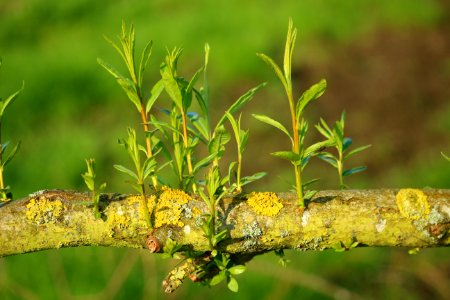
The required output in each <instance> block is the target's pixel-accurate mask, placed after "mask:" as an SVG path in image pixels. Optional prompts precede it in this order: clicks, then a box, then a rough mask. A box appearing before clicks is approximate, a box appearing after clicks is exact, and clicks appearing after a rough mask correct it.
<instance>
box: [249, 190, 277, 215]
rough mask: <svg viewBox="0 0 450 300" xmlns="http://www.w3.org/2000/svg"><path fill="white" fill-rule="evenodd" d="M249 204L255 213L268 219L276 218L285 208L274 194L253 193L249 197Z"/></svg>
mask: <svg viewBox="0 0 450 300" xmlns="http://www.w3.org/2000/svg"><path fill="white" fill-rule="evenodd" d="M247 203H248V205H250V207H251V208H252V209H253V211H254V212H255V213H257V214H258V215H263V216H268V217H273V216H276V215H277V214H278V213H279V212H280V210H281V209H282V208H283V204H281V202H280V199H279V198H278V197H277V195H276V194H275V193H272V192H265V193H256V192H253V193H251V194H250V195H249V197H248V200H247Z"/></svg>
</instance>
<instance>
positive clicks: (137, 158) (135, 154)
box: [114, 128, 157, 229]
mask: <svg viewBox="0 0 450 300" xmlns="http://www.w3.org/2000/svg"><path fill="white" fill-rule="evenodd" d="M119 143H120V144H121V145H122V146H124V147H125V149H126V150H127V152H128V154H129V156H130V158H131V160H132V161H133V164H134V168H135V170H136V172H134V171H132V170H130V169H128V168H126V167H124V166H122V165H114V168H116V169H117V170H118V171H120V172H122V173H125V174H127V175H129V176H130V177H131V178H133V179H134V182H129V183H130V185H131V186H132V187H133V188H134V189H135V190H136V191H137V192H138V193H139V194H140V195H141V206H142V209H143V211H144V215H145V221H146V223H147V226H148V227H149V228H150V229H153V224H152V222H151V219H150V213H149V209H148V206H147V192H146V188H145V180H146V179H147V178H148V177H149V176H151V175H152V174H155V172H156V171H157V163H156V159H155V155H156V154H157V153H153V155H151V156H148V152H147V151H146V149H145V148H144V147H143V146H142V145H139V144H138V142H137V138H136V131H135V130H134V129H132V128H128V138H126V139H120V140H119ZM141 152H142V153H144V155H145V158H144V160H142V158H141ZM150 211H152V208H151V209H150Z"/></svg>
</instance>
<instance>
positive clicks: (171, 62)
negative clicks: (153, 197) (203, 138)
mask: <svg viewBox="0 0 450 300" xmlns="http://www.w3.org/2000/svg"><path fill="white" fill-rule="evenodd" d="M182 52H183V50H182V49H180V48H174V49H173V50H172V51H168V53H167V56H166V59H165V62H164V63H163V64H162V65H161V69H160V70H161V77H162V82H163V86H164V88H165V90H166V92H167V94H168V95H169V97H170V98H171V100H172V101H173V105H172V110H171V113H170V114H171V125H172V129H173V134H172V139H173V141H172V144H173V145H174V150H175V152H174V156H175V163H176V168H177V169H176V170H177V174H178V179H179V182H180V183H184V182H187V183H188V184H187V186H183V184H181V185H182V187H183V188H185V189H188V188H189V186H190V187H192V191H193V192H194V193H196V192H197V185H196V183H195V180H194V176H195V174H194V166H193V162H192V152H193V150H194V149H195V147H196V145H197V142H198V140H197V139H195V138H191V137H190V135H189V129H188V112H189V108H190V107H191V104H192V100H193V95H194V85H195V83H196V82H197V80H198V78H199V76H200V73H201V72H202V70H203V68H200V69H199V70H198V71H197V72H196V73H195V74H194V76H193V77H192V79H191V80H190V81H186V80H184V79H182V78H180V77H178V75H177V66H178V60H179V58H180V55H181V53H182ZM180 139H181V141H180ZM180 142H181V143H180ZM184 169H187V175H185V174H184ZM185 178H187V179H186V180H185Z"/></svg>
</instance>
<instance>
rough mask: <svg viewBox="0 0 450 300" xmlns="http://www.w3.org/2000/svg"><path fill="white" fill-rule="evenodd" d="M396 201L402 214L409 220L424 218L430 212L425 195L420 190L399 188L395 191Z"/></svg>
mask: <svg viewBox="0 0 450 300" xmlns="http://www.w3.org/2000/svg"><path fill="white" fill-rule="evenodd" d="M396 201H397V207H398V209H399V210H400V213H401V214H402V216H404V217H406V218H409V219H411V220H418V219H424V218H426V217H427V216H428V215H429V213H430V205H429V204H428V200H427V196H426V195H425V194H424V192H422V191H421V190H417V189H401V190H400V191H399V192H398V193H397V196H396Z"/></svg>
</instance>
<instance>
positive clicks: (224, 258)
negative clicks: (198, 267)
mask: <svg viewBox="0 0 450 300" xmlns="http://www.w3.org/2000/svg"><path fill="white" fill-rule="evenodd" d="M213 266H214V267H215V268H218V269H219V272H218V273H217V274H216V275H215V276H214V277H213V278H211V280H210V282H209V285H211V286H214V285H217V284H219V283H221V282H222V281H224V280H226V281H227V287H228V289H229V290H230V291H232V292H235V293H237V292H238V290H239V285H238V282H237V280H236V278H234V276H236V275H239V274H242V273H244V272H245V270H246V267H245V266H244V265H236V264H235V263H234V262H233V260H231V259H230V254H227V253H220V254H219V255H217V256H216V257H214V260H213Z"/></svg>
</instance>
